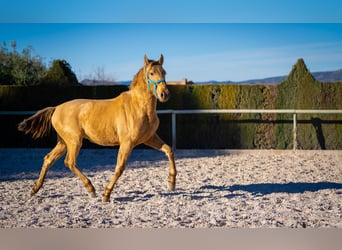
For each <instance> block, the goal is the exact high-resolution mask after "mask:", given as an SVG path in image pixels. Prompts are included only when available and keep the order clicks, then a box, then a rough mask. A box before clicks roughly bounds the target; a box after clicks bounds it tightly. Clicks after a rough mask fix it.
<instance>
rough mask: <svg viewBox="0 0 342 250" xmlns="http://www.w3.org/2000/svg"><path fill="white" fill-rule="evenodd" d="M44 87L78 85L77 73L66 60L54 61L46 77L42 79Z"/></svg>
mask: <svg viewBox="0 0 342 250" xmlns="http://www.w3.org/2000/svg"><path fill="white" fill-rule="evenodd" d="M41 84H43V85H58V86H66V85H78V84H79V83H78V80H77V77H76V75H75V73H74V72H73V71H72V70H71V66H70V64H69V63H68V62H67V61H65V60H60V59H58V60H54V61H53V62H52V65H51V67H50V68H49V69H48V71H47V73H46V75H45V76H44V77H43V78H42V80H41Z"/></svg>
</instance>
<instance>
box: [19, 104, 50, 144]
mask: <svg viewBox="0 0 342 250" xmlns="http://www.w3.org/2000/svg"><path fill="white" fill-rule="evenodd" d="M55 109H56V107H48V108H45V109H42V110H39V111H38V112H37V113H35V114H34V115H32V116H30V117H29V118H27V119H25V120H23V121H22V122H21V123H19V124H18V130H19V131H22V132H24V133H25V134H31V135H32V138H33V139H38V138H40V137H43V136H45V135H47V134H48V133H49V132H50V130H51V117H52V115H53V113H54V112H55Z"/></svg>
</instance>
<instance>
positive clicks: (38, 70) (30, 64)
mask: <svg viewBox="0 0 342 250" xmlns="http://www.w3.org/2000/svg"><path fill="white" fill-rule="evenodd" d="M11 49H12V50H11V51H10V50H9V49H8V48H7V45H6V43H5V42H3V44H2V45H1V46H0V84H8V85H21V86H29V85H37V84H39V81H40V79H41V77H42V76H43V75H44V74H45V72H46V67H45V65H44V64H43V62H42V59H41V57H40V56H32V55H31V52H32V51H33V48H32V46H28V47H27V48H25V49H23V51H22V53H21V54H20V53H18V52H17V44H16V42H15V41H12V42H11Z"/></svg>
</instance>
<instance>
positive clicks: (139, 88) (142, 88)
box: [130, 69, 157, 114]
mask: <svg viewBox="0 0 342 250" xmlns="http://www.w3.org/2000/svg"><path fill="white" fill-rule="evenodd" d="M130 92H131V95H132V98H133V100H134V102H136V103H137V105H138V106H139V108H141V109H143V110H146V112H148V113H150V114H155V113H156V109H157V99H156V98H155V97H154V95H153V94H151V93H150V91H149V90H148V89H147V83H146V82H145V74H144V71H143V70H142V69H141V70H140V71H139V72H138V73H137V75H136V76H135V77H134V79H133V81H132V86H131V87H130Z"/></svg>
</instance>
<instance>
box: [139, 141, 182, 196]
mask: <svg viewBox="0 0 342 250" xmlns="http://www.w3.org/2000/svg"><path fill="white" fill-rule="evenodd" d="M145 144H146V145H148V146H150V147H152V148H154V149H157V150H160V151H162V152H164V153H165V154H166V156H167V158H168V159H169V162H170V170H169V188H170V190H172V191H174V190H175V188H176V175H177V170H176V165H175V156H174V153H173V151H172V149H171V147H170V146H169V145H167V144H166V143H165V142H164V141H163V140H162V139H160V137H159V136H158V135H157V134H154V136H152V137H151V138H150V139H149V140H148V141H147V142H145Z"/></svg>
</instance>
